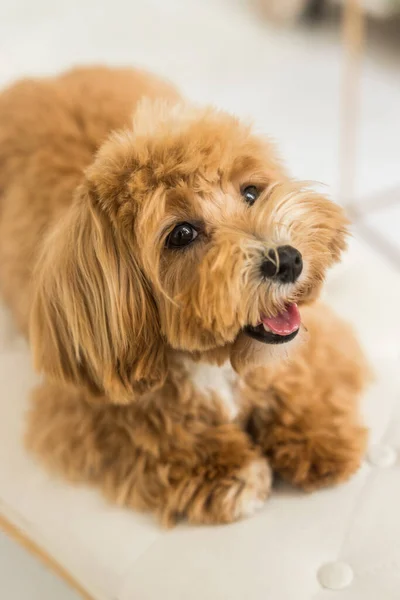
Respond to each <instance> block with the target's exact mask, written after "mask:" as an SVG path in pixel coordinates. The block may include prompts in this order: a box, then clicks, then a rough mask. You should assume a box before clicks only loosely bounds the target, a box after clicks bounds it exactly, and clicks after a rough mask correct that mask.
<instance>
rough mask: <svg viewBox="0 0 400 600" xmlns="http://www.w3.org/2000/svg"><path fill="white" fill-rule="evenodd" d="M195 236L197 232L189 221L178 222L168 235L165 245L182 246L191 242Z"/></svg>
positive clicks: (169, 246) (171, 246)
mask: <svg viewBox="0 0 400 600" xmlns="http://www.w3.org/2000/svg"><path fill="white" fill-rule="evenodd" d="M197 236H198V232H197V231H196V229H195V228H194V227H193V226H192V225H190V223H179V225H177V226H176V227H175V228H174V229H173V230H172V231H171V233H170V234H169V235H168V237H167V239H166V242H165V245H166V247H167V248H183V247H184V246H188V245H189V244H191V243H192V242H193V240H195V239H196V238H197Z"/></svg>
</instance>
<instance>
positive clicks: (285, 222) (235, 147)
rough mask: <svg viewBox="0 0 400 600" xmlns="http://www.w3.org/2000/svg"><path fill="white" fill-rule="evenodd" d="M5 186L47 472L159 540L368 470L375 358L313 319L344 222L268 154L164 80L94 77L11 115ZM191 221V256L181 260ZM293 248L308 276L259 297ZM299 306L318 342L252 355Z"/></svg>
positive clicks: (323, 320)
mask: <svg viewBox="0 0 400 600" xmlns="http://www.w3.org/2000/svg"><path fill="white" fill-rule="evenodd" d="M0 165H1V168H0V283H1V288H2V293H3V295H4V297H5V299H6V300H7V302H8V303H9V305H10V306H11V309H12V311H13V313H14V316H15V319H16V321H17V323H18V324H19V326H20V328H21V329H22V331H23V332H24V333H25V334H27V335H28V334H29V337H30V342H31V345H32V349H33V354H34V359H35V364H36V366H37V368H38V369H39V370H40V371H42V372H43V373H44V374H45V377H46V379H45V381H44V383H43V384H42V386H41V387H40V388H38V389H37V390H36V391H35V393H34V396H33V403H32V410H31V412H30V415H29V427H28V433H27V443H28V446H29V447H30V448H31V449H32V450H33V451H34V452H36V453H37V454H38V455H39V456H41V458H42V459H43V460H44V461H45V462H46V463H47V464H48V466H49V467H50V468H52V469H53V470H54V471H57V472H62V473H63V474H64V475H66V476H67V477H68V478H70V479H71V480H79V481H89V482H92V483H95V484H96V485H98V486H99V487H101V488H102V490H103V491H104V493H105V494H106V495H107V497H109V498H110V499H111V500H113V501H115V502H118V503H120V504H124V505H127V506H131V507H135V508H138V509H142V510H152V511H155V512H156V513H157V514H158V515H160V517H161V519H162V520H163V522H165V523H172V522H174V521H175V520H176V519H177V518H186V519H188V520H190V521H191V522H196V523H216V522H230V521H232V520H235V519H238V518H240V517H242V516H244V515H247V514H250V513H252V512H253V511H254V510H255V509H256V508H257V507H258V506H260V505H261V504H262V503H263V502H264V501H265V499H266V498H267V496H268V495H269V491H270V486H271V470H270V466H271V467H272V469H273V470H275V471H277V472H279V473H281V474H282V475H283V476H284V477H286V478H288V479H289V480H290V481H292V482H293V483H295V484H298V485H301V486H302V487H304V488H306V489H314V488H316V487H318V486H320V485H325V484H326V483H335V482H338V481H342V480H344V479H346V478H347V477H348V476H349V475H350V474H351V473H352V472H354V471H355V470H356V469H357V467H358V465H359V462H360V459H361V456H362V453H363V449H364V444H365V431H364V429H363V428H362V427H361V426H360V425H359V418H358V408H357V399H358V397H359V394H360V391H361V389H362V387H363V383H364V379H365V369H364V365H363V358H362V355H361V352H360V350H359V349H358V346H357V345H356V343H355V342H354V341H353V338H352V334H351V332H350V330H349V328H348V327H347V326H346V325H344V324H343V323H342V322H341V321H340V319H339V318H338V317H336V316H335V315H333V314H332V313H331V312H330V311H328V309H326V308H324V307H322V306H321V305H319V304H318V303H316V302H315V300H316V297H317V296H318V292H319V290H320V287H321V285H322V283H323V280H324V277H325V273H326V270H327V269H328V268H329V267H330V266H331V265H332V264H334V263H335V262H337V261H338V260H339V259H340V255H341V252H342V250H343V249H344V248H345V235H346V219H345V217H344V215H343V213H342V210H341V209H340V208H339V207H338V206H336V205H335V204H333V203H331V202H330V201H329V200H327V199H326V198H324V197H323V196H322V195H320V194H318V193H316V192H314V191H312V190H311V189H310V188H309V187H308V186H307V185H304V184H302V183H300V182H296V181H293V180H291V179H289V177H288V176H287V175H286V173H285V171H284V169H283V167H282V165H281V163H280V161H279V160H278V159H277V157H276V152H275V149H274V147H273V146H272V145H271V143H270V142H269V141H268V140H266V139H264V138H262V137H259V136H256V135H255V134H254V133H253V132H252V129H251V127H250V126H248V125H245V124H243V123H241V122H240V121H239V120H238V119H236V118H235V117H232V116H231V115H228V114H226V113H223V112H220V111H217V110H215V109H212V108H198V107H196V106H193V105H192V104H190V103H189V102H187V101H185V100H183V99H182V98H180V96H179V94H178V92H177V91H176V90H175V89H174V88H173V87H172V86H170V85H169V84H167V83H165V82H163V81H161V80H159V79H157V78H156V77H153V76H151V75H149V74H146V73H142V72H140V71H133V70H117V69H114V70H111V69H106V68H96V69H79V70H75V71H71V72H69V73H66V74H64V75H62V76H60V77H58V78H56V79H45V80H27V81H23V82H20V83H17V84H16V85H14V86H12V87H11V88H9V89H8V90H5V91H4V92H3V93H2V94H1V95H0ZM249 185H252V186H256V188H257V190H258V191H257V193H258V194H259V197H258V198H257V200H256V202H255V203H254V205H252V206H249V204H248V203H246V202H245V201H244V198H243V188H244V187H246V186H249ZM183 222H184V223H190V224H193V225H194V226H195V227H196V232H197V237H196V239H195V240H194V242H193V243H192V244H190V246H188V247H185V248H184V249H172V248H168V247H166V240H167V238H168V235H169V234H171V231H172V230H173V229H174V227H175V226H176V225H177V224H179V223H183ZM283 245H290V246H291V247H294V248H296V249H297V251H299V252H300V253H301V255H302V259H303V265H304V268H303V271H302V273H301V275H300V276H299V277H298V279H297V280H296V281H293V282H289V283H287V282H286V283H282V282H281V283H279V282H276V281H275V280H270V279H268V280H266V279H265V277H264V276H263V275H262V274H261V265H262V263H263V261H265V260H266V257H268V256H269V257H270V256H272V257H276V258H279V253H278V250H279V248H280V247H282V246H283ZM271 253H272V254H271ZM278 262H279V261H277V260H275V263H274V265H275V268H276V269H278ZM276 272H278V271H276ZM293 303H297V304H298V305H299V306H300V309H301V312H302V315H303V319H304V321H305V323H306V325H307V327H308V329H309V336H308V337H307V336H306V335H305V334H304V333H300V334H299V335H298V337H297V339H299V338H301V339H300V342H299V343H295V342H288V343H286V344H283V345H282V346H271V345H269V344H264V343H260V342H259V341H256V340H254V339H253V338H250V337H248V335H246V333H245V331H247V330H246V327H248V326H252V327H255V326H258V325H259V323H260V318H261V317H260V315H261V316H263V317H262V318H265V319H268V318H272V317H274V316H276V315H277V314H278V315H279V314H282V313H283V312H284V311H285V310H286V307H287V306H288V305H292V304H293ZM307 305H309V306H307ZM303 332H304V330H303ZM288 357H289V358H288ZM231 365H232V366H231ZM232 367H233V368H232Z"/></svg>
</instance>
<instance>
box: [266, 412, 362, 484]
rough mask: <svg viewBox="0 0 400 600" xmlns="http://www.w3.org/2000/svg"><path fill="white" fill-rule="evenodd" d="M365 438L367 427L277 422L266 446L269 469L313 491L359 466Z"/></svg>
mask: <svg viewBox="0 0 400 600" xmlns="http://www.w3.org/2000/svg"><path fill="white" fill-rule="evenodd" d="M366 440H367V432H366V429H364V428H363V427H359V426H350V425H346V426H343V427H342V428H340V427H338V428H334V427H332V426H331V427H329V428H323V427H321V429H320V430H319V431H318V432H316V431H315V430H312V429H311V430H308V431H307V430H304V429H303V428H302V427H301V426H296V425H295V424H294V425H293V426H292V427H289V428H288V427H281V426H279V425H276V426H275V427H273V428H272V430H271V431H270V432H269V435H268V445H267V447H265V451H266V454H267V456H268V457H269V459H270V462H271V466H272V469H273V470H274V471H276V472H277V473H278V474H279V475H280V476H281V477H282V478H283V479H285V480H286V481H289V482H290V483H292V484H294V485H296V486H299V487H301V488H303V489H304V490H306V491H313V490H316V489H318V488H321V487H325V486H329V485H334V484H336V483H340V482H342V481H346V480H347V479H348V478H349V477H350V476H351V475H353V473H355V472H356V471H357V469H358V468H359V467H360V464H361V460H362V457H363V455H364V452H365V446H366Z"/></svg>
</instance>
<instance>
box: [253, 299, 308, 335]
mask: <svg viewBox="0 0 400 600" xmlns="http://www.w3.org/2000/svg"><path fill="white" fill-rule="evenodd" d="M261 320H262V322H263V323H264V324H265V325H267V327H269V328H270V330H271V331H273V333H276V334H277V335H289V334H290V333H293V332H294V331H296V330H297V329H298V328H299V327H300V323H301V317H300V313H299V309H298V308H297V304H288V305H287V306H286V309H285V310H284V311H283V312H281V313H279V315H276V317H261Z"/></svg>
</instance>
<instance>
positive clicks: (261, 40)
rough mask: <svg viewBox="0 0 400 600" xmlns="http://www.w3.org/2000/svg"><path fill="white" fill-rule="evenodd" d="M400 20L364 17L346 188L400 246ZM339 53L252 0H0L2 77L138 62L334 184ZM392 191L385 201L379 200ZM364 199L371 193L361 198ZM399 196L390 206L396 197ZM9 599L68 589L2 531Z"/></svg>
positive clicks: (327, 37) (0, 558)
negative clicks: (354, 143) (250, 126)
mask: <svg viewBox="0 0 400 600" xmlns="http://www.w3.org/2000/svg"><path fill="white" fill-rule="evenodd" d="M399 31H400V25H399V24H397V29H395V26H394V25H392V26H390V27H389V26H385V25H381V26H376V25H374V26H373V27H371V30H370V36H369V38H368V44H367V53H366V58H365V61H364V66H363V81H362V88H363V99H362V110H361V114H360V115H359V120H360V126H361V129H360V136H359V140H358V150H359V161H358V164H357V174H356V175H357V176H356V196H357V198H356V199H357V201H358V202H359V203H360V206H361V208H363V207H365V209H367V208H369V207H370V203H371V201H372V202H373V205H374V210H373V211H372V212H371V211H369V212H368V214H367V216H365V217H364V218H365V220H366V222H367V224H368V228H369V230H372V231H376V232H378V233H380V235H381V237H383V238H384V239H385V240H389V241H390V243H391V244H392V245H393V246H394V247H397V248H398V250H399V252H400V235H399V232H400V208H399V205H400V170H399V165H400V142H399V140H400V108H399V107H400V33H399ZM341 60H342V52H341V47H340V37H339V32H338V28H337V24H336V23H335V22H334V20H327V21H325V22H323V23H320V24H318V25H316V24H314V25H302V26H299V27H296V28H290V29H276V28H272V27H271V26H270V25H268V24H267V23H264V22H262V21H261V20H260V19H258V17H257V15H256V13H255V12H254V11H253V10H252V7H251V0H249V1H248V2H246V0H202V1H199V0H146V1H145V0H130V1H127V0H113V2H112V3H111V2H109V3H107V4H106V3H104V2H103V3H101V2H95V1H94V0H69V2H65V3H57V2H50V0H36V1H35V2H32V1H29V0H13V1H11V0H6V1H5V2H4V1H3V2H2V3H1V6H0V84H1V85H5V84H7V83H8V82H10V81H12V80H13V79H15V78H17V77H22V76H26V75H33V74H35V75H41V74H50V73H53V72H57V71H58V70H60V69H62V68H66V67H68V66H70V65H72V64H80V63H101V62H107V63H110V64H139V65H142V66H146V67H148V68H150V69H153V70H156V71H159V72H161V73H163V74H164V75H166V76H167V77H169V78H171V79H173V80H174V81H176V82H177V83H178V84H179V85H180V86H181V88H182V89H183V90H184V92H185V93H186V94H187V95H189V96H190V97H192V98H193V99H195V100H197V101H199V102H213V103H216V104H218V105H220V106H221V107H224V108H227V109H229V110H231V111H234V112H236V113H238V114H240V115H243V116H247V117H251V118H252V119H253V120H254V121H255V123H256V124H257V127H258V129H260V130H262V131H265V132H267V133H269V134H271V135H272V136H274V137H275V138H276V139H277V141H278V142H279V145H280V147H281V152H282V154H283V156H284V157H285V158H286V160H287V161H288V164H289V166H290V168H291V170H292V172H293V173H294V174H295V175H296V176H298V177H301V178H303V179H316V180H319V181H323V182H325V183H327V184H328V186H329V187H330V189H331V192H332V194H333V195H336V194H337V190H338V156H339V130H340V127H339V124H340V120H339V119H340V107H341V87H340V86H341ZM388 190H389V191H390V190H395V191H393V192H390V193H391V196H392V200H391V202H390V205H388V206H386V205H385V207H383V206H382V208H381V207H380V197H381V196H382V199H383V200H382V204H385V202H384V198H387V196H388V193H389V192H388ZM371 199H372V200H371ZM397 200H398V202H399V204H397V203H396V202H397ZM0 594H1V597H2V598H7V600H36V598H38V599H39V598H40V600H54V599H55V598H57V600H67V599H69V600H72V599H73V598H74V595H73V594H72V593H70V592H69V591H67V590H65V589H64V588H63V586H62V585H61V584H60V583H59V582H58V581H57V580H56V579H55V578H54V577H53V576H51V575H50V574H48V573H47V572H46V571H45V570H44V569H43V568H42V567H41V566H40V565H38V564H37V563H36V562H35V561H34V560H33V559H32V558H30V557H28V556H27V555H26V554H25V553H24V552H23V551H22V550H20V549H19V548H17V547H16V546H15V545H14V544H13V543H11V542H9V541H8V540H6V539H5V537H4V536H2V535H1V534H0Z"/></svg>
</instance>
